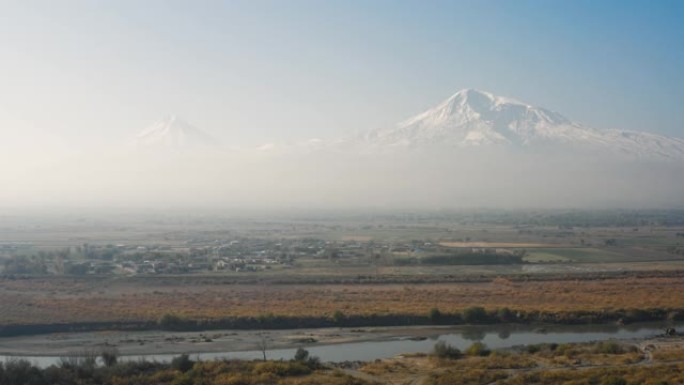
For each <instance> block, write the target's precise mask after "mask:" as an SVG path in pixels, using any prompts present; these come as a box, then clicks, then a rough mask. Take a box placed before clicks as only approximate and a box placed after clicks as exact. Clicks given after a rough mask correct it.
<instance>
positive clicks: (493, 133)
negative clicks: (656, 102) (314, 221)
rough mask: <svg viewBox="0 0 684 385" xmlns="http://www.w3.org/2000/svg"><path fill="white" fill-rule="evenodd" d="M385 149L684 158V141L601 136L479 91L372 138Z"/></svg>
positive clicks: (634, 134) (559, 117)
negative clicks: (477, 148) (523, 150)
mask: <svg viewBox="0 0 684 385" xmlns="http://www.w3.org/2000/svg"><path fill="white" fill-rule="evenodd" d="M365 140H366V142H367V143H370V144H374V145H380V146H392V147H394V146H399V147H421V146H424V145H447V146H456V147H472V146H491V145H502V146H507V147H519V148H532V147H535V148H541V147H550V146H554V147H556V148H558V147H559V146H560V147H562V148H565V149H572V150H574V149H581V150H587V151H596V150H599V151H604V150H609V151H610V152H615V153H621V154H629V155H636V156H639V157H649V156H656V157H667V158H671V157H674V158H681V157H684V141H682V140H681V139H676V138H669V137H665V136H661V135H656V134H649V133H642V132H629V131H620V130H599V129H595V128H591V127H586V126H584V125H582V124H579V123H576V122H573V121H571V120H570V119H568V118H566V117H564V116H563V115H561V114H559V113H557V112H554V111H550V110H548V109H545V108H541V107H535V106H532V105H530V104H527V103H523V102H520V101H517V100H514V99H510V98H505V97H500V96H496V95H493V94H491V93H489V92H484V91H478V90H474V89H466V90H461V91H459V92H457V93H455V94H454V95H452V96H451V97H449V98H448V99H446V100H444V101H443V102H441V103H439V104H438V105H436V106H435V107H433V108H430V109H428V110H427V111H425V112H423V113H420V114H418V115H416V116H414V117H412V118H409V119H407V120H405V121H403V122H401V123H399V124H398V125H396V126H395V127H391V128H386V129H380V130H375V131H372V132H370V133H369V134H368V135H366V136H365Z"/></svg>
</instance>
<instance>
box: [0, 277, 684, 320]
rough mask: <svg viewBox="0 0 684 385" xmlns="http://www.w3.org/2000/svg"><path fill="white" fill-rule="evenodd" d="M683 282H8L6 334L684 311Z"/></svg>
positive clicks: (2, 285)
mask: <svg viewBox="0 0 684 385" xmlns="http://www.w3.org/2000/svg"><path fill="white" fill-rule="evenodd" d="M683 290H684V278H680V277H641V278H611V279H591V280H551V281H510V280H507V279H504V278H496V279H493V280H491V281H487V282H478V283H435V284H430V283H426V284H419V285H402V284H320V285H294V284H292V285H287V284H282V285H279V284H263V285H259V284H217V283H212V282H204V281H202V280H201V279H199V278H187V277H186V278H182V277H179V278H165V279H157V280H149V279H116V278H109V279H99V280H98V279H93V278H89V279H74V278H32V279H22V280H9V279H3V280H0V304H2V306H1V307H0V325H3V324H5V325H6V324H16V323H18V324H41V323H65V322H92V321H101V322H104V321H145V320H157V319H159V318H160V317H161V316H162V315H164V314H167V313H171V314H176V315H179V316H183V317H187V318H190V319H221V318H225V317H258V316H263V315H266V314H272V315H277V316H293V317H307V316H310V317H320V316H331V315H333V314H334V313H335V312H336V311H341V312H342V313H344V314H345V315H371V314H377V315H395V314H410V315H426V314H428V312H429V311H430V309H432V308H439V310H440V311H441V312H444V313H448V312H459V311H461V310H463V309H465V308H467V307H470V306H483V307H485V308H486V309H488V310H495V309H497V308H502V307H508V308H510V309H511V310H513V311H516V310H521V311H539V312H548V313H563V312H576V311H593V312H604V311H611V310H617V309H632V308H634V309H653V308H660V309H684V296H682V295H678V294H677V293H681V292H682V291H683Z"/></svg>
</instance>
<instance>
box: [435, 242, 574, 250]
mask: <svg viewBox="0 0 684 385" xmlns="http://www.w3.org/2000/svg"><path fill="white" fill-rule="evenodd" d="M439 245H440V246H444V247H481V248H514V249H515V248H521V249H523V248H526V249H533V248H552V247H577V245H574V246H573V245H570V244H562V243H522V242H440V243H439Z"/></svg>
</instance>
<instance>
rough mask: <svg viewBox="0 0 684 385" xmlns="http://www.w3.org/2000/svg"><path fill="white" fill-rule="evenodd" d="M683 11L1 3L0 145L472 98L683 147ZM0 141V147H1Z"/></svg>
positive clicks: (363, 115)
mask: <svg viewBox="0 0 684 385" xmlns="http://www.w3.org/2000/svg"><path fill="white" fill-rule="evenodd" d="M682 20H684V2H683V1H676V0H672V1H664V0H663V1H652V0H644V1H595V0H587V1H580V0H573V1H547V0H538V1H519V0H516V1H512V0H511V1H479V0H478V1H395V0H393V1H383V0H372V1H368V0H351V1H350V0H345V1H319V0H315V1H300V0H289V1H281V0H276V1H260V0H246V1H189V0H188V1H170V0H163V1H162V0H145V1H140V0H130V1H126V0H117V1H96V0H91V1H72V0H62V1H53V0H45V1H33V0H16V1H11V0H0V132H2V133H3V135H14V134H13V132H16V131H15V130H16V129H17V127H19V128H18V129H22V127H29V126H30V127H34V128H40V129H43V130H45V131H49V132H50V133H51V135H54V136H56V137H62V138H64V140H66V141H67V142H69V143H72V144H73V143H77V144H79V145H80V144H88V143H105V142H112V143H116V142H118V141H122V142H123V141H125V140H126V139H127V138H129V137H130V136H131V135H133V134H134V133H135V132H137V131H139V130H140V129H142V128H144V127H145V126H147V125H148V124H149V123H150V122H152V121H154V120H156V119H157V118H159V117H160V116H162V115H165V114H170V113H175V114H179V115H181V116H183V117H184V118H185V119H186V120H188V121H190V122H192V123H193V124H195V125H196V126H198V127H200V128H202V129H204V130H206V131H208V132H210V133H213V134H215V135H217V136H219V137H221V138H225V139H226V140H228V141H230V142H238V143H239V144H252V143H259V142H267V141H273V140H287V139H297V138H308V137H323V138H329V137H335V136H341V135H346V134H348V133H352V132H355V131H359V130H366V129H372V128H377V127H381V126H387V125H392V124H394V123H396V122H397V121H400V120H403V119H405V118H406V117H408V116H411V115H413V114H415V113H418V112H420V111H422V110H423V109H425V108H426V107H428V106H431V105H433V104H435V103H437V102H438V101H440V100H442V99H444V98H446V97H448V96H449V95H451V94H453V93H454V92H456V91H457V90H459V89H461V88H466V87H471V88H478V89H483V90H488V91H491V92H493V93H495V94H499V95H504V96H510V97H514V98H517V99H520V100H524V101H527V102H530V103H532V104H536V105H541V106H545V107H548V108H550V109H553V110H557V111H560V112H561V113H563V114H565V115H566V116H567V117H569V118H571V119H573V120H575V121H579V122H583V123H585V124H587V125H592V126H596V127H600V128H624V129H633V130H647V131H653V132H658V133H663V134H668V135H673V136H679V137H684V114H682V113H681V108H682V107H681V103H682V101H684V71H682V68H684V23H682ZM5 137H6V136H5Z"/></svg>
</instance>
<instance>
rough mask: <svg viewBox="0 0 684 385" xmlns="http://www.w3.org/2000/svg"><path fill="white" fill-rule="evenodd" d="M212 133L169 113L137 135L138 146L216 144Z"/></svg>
mask: <svg viewBox="0 0 684 385" xmlns="http://www.w3.org/2000/svg"><path fill="white" fill-rule="evenodd" d="M215 143H216V141H215V139H214V138H212V137H211V135H209V134H207V133H205V132H204V131H202V130H200V129H198V128H196V127H195V126H193V125H191V124H190V123H188V122H186V121H185V120H183V119H181V118H179V117H178V116H176V115H168V116H166V117H164V118H162V119H160V120H158V121H156V122H154V123H153V124H151V125H150V126H148V127H147V128H145V129H143V130H142V131H140V133H138V134H137V135H136V136H135V139H134V141H133V144H134V146H135V147H136V148H158V149H167V150H184V149H193V148H201V147H209V146H214V145H215Z"/></svg>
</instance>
